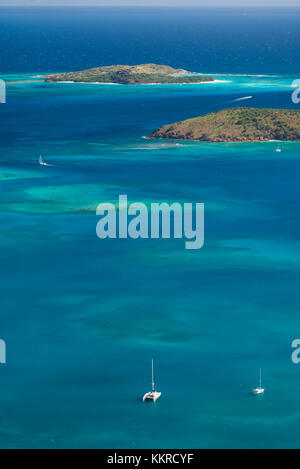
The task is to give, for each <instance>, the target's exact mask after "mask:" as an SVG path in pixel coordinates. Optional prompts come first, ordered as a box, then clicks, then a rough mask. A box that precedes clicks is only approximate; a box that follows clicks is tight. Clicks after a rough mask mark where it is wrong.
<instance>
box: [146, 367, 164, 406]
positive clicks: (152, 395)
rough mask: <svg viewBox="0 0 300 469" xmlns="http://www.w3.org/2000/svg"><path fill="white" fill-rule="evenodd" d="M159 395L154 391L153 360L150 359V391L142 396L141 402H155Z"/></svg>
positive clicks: (159, 393)
mask: <svg viewBox="0 0 300 469" xmlns="http://www.w3.org/2000/svg"><path fill="white" fill-rule="evenodd" d="M160 395H161V392H157V391H156V389H155V381H154V366H153V359H152V391H150V392H146V394H144V396H143V402H145V401H147V400H149V401H153V402H155V401H157V399H158V398H159V396H160Z"/></svg>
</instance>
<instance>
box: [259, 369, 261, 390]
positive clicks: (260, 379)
mask: <svg viewBox="0 0 300 469" xmlns="http://www.w3.org/2000/svg"><path fill="white" fill-rule="evenodd" d="M259 387H260V388H261V368H260V369H259Z"/></svg>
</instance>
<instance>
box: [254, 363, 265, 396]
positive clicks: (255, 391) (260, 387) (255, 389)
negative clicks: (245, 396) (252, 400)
mask: <svg viewBox="0 0 300 469" xmlns="http://www.w3.org/2000/svg"><path fill="white" fill-rule="evenodd" d="M264 392H265V389H264V388H263V387H262V385H261V368H260V369H259V386H258V388H254V389H252V394H254V395H257V394H263V393H264Z"/></svg>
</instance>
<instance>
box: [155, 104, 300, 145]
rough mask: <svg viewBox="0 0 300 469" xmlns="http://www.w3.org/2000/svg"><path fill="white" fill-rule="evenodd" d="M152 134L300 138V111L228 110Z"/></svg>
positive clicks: (248, 139)
mask: <svg viewBox="0 0 300 469" xmlns="http://www.w3.org/2000/svg"><path fill="white" fill-rule="evenodd" d="M148 137H149V138H166V139H180V140H197V141H203V142H262V141H269V140H283V141H300V110H290V109H258V108H247V107H236V108H230V109H224V110H222V111H217V112H212V113H210V114H205V115H203V116H200V117H195V118H193V119H187V120H184V121H182V122H176V123H174V124H168V125H164V126H162V127H160V128H159V129H157V130H155V131H154V132H152V133H151V134H150V135H149V136H148Z"/></svg>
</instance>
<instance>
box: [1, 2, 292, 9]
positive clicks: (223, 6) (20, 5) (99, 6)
mask: <svg viewBox="0 0 300 469" xmlns="http://www.w3.org/2000/svg"><path fill="white" fill-rule="evenodd" d="M19 7H22V8H181V9H184V8H199V9H200V8H203V9H215V8H219V9H223V10H225V9H230V8H231V9H240V10H242V9H245V8H247V9H263V8H265V9H273V10H276V9H288V8H291V9H300V6H296V5H276V6H271V5H243V6H239V5H209V6H206V5H137V4H130V5H129V4H128V5H109V4H107V5H93V4H89V5H70V4H65V5H61V4H53V3H52V4H51V5H24V4H19V5H11V4H7V5H0V8H12V9H13V8H19Z"/></svg>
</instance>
